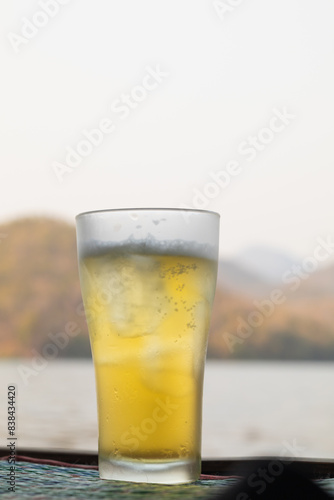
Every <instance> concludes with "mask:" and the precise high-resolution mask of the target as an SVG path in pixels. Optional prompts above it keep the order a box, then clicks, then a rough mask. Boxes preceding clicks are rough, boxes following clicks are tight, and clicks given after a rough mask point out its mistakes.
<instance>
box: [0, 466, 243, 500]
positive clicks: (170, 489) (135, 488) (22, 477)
mask: <svg viewBox="0 0 334 500" xmlns="http://www.w3.org/2000/svg"><path fill="white" fill-rule="evenodd" d="M0 472H1V474H0V475H1V483H0V495H1V498H4V499H5V498H13V499H14V498H15V499H24V498H34V499H37V500H39V499H40V500H42V499H47V498H64V499H67V498H71V499H84V498H85V499H86V498H87V499H88V498H89V499H92V498H94V499H95V498H115V499H117V500H118V499H121V500H127V499H129V500H134V499H136V498H138V499H139V498H144V499H146V498H149V499H150V500H165V499H166V500H180V499H182V500H193V499H202V498H203V499H204V498H211V497H213V496H215V495H216V494H217V491H219V489H220V488H222V487H225V488H227V487H228V486H229V485H231V484H234V483H235V482H236V479H233V478H229V479H223V480H222V479H221V480H212V479H208V480H200V481H197V482H196V483H191V484H182V485H173V486H166V485H158V484H140V483H127V482H122V481H102V480H101V479H99V475H98V471H97V470H93V469H81V468H76V467H59V466H55V465H46V464H36V463H29V462H16V470H15V483H16V486H15V493H14V492H8V486H9V485H8V483H7V481H6V479H7V477H6V476H7V474H8V472H9V465H8V462H7V461H0Z"/></svg>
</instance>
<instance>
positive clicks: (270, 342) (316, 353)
mask: <svg viewBox="0 0 334 500" xmlns="http://www.w3.org/2000/svg"><path fill="white" fill-rule="evenodd" d="M286 265H288V264H286ZM333 283H334V267H329V268H328V269H325V270H317V271H316V272H314V273H313V274H312V275H310V276H309V277H308V279H307V280H304V281H303V283H300V286H299V287H298V289H296V290H293V291H292V290H291V288H289V287H288V286H287V285H283V284H282V283H279V282H278V283H277V284H276V285H275V286H274V285H273V283H272V281H271V282H270V283H269V281H266V279H265V277H264V276H263V275H262V276H260V275H259V273H258V272H257V271H256V270H255V266H254V269H253V268H249V269H247V270H246V269H244V268H243V267H242V266H241V265H240V263H239V262H238V261H222V262H220V264H219V277H218V287H217V293H216V299H215V305H214V310H213V315H212V322H211V331H210V337H209V348H208V354H209V356H211V357H216V358H239V359H301V360H303V359H315V360H334V285H333ZM275 288H276V290H277V289H278V290H279V291H280V296H277V297H278V298H280V303H279V304H275V305H274V306H273V305H270V303H268V300H271V299H270V297H271V293H272V291H273V290H274V289H275ZM283 299H284V300H283ZM256 301H257V302H256ZM259 304H260V306H259ZM81 305H82V301H81V294H80V285H79V278H78V271H77V258H76V241H75V228H74V226H72V225H69V224H67V223H65V222H63V221H60V220H53V219H49V218H39V219H38V218H27V219H19V220H16V221H14V222H11V223H8V224H3V225H1V226H0V354H1V357H31V356H36V355H38V354H41V353H42V351H43V348H44V349H45V346H46V345H47V344H50V343H51V344H52V343H53V340H52V339H53V338H54V337H53V336H54V335H55V334H57V333H59V332H64V330H65V329H66V328H69V329H72V332H75V335H71V338H70V340H69V341H68V342H67V344H66V346H63V347H61V348H60V347H59V348H57V349H55V350H54V351H55V353H56V355H57V356H59V357H60V356H67V357H69V356H72V357H80V356H90V346H89V339H88V332H87V326H86V323H85V320H84V316H83V315H82V308H81ZM48 352H49V353H50V355H52V352H53V351H52V349H51V350H50V349H49V351H48Z"/></svg>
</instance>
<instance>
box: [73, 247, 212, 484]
mask: <svg viewBox="0 0 334 500" xmlns="http://www.w3.org/2000/svg"><path fill="white" fill-rule="evenodd" d="M188 250H189V249H188ZM190 253H191V252H189V251H186V250H184V249H183V251H182V248H181V247H180V248H179V249H178V250H177V249H175V248H174V249H173V251H169V252H166V253H164V251H163V250H162V249H161V248H159V251H157V249H155V248H154V247H153V248H151V249H150V248H147V247H145V250H143V248H141V247H140V245H139V246H138V247H136V246H133V247H131V246H128V247H126V246H122V247H119V248H117V245H116V246H114V247H110V248H104V249H103V250H100V251H99V252H95V253H94V252H92V253H91V254H89V253H88V254H87V253H86V254H85V255H84V256H83V257H82V258H81V259H80V278H81V288H82V295H83V299H84V303H85V310H86V316H87V321H88V325H89V332H90V340H91V347H92V353H93V358H94V365H95V370H96V386H97V398H98V417H99V456H100V465H101V461H102V462H103V460H104V459H105V460H106V462H108V463H110V462H111V463H114V464H118V463H120V464H121V463H125V462H128V463H140V464H148V466H149V464H150V463H154V464H159V463H161V464H166V463H168V462H171V463H174V464H175V462H178V461H180V462H189V463H191V464H193V465H192V467H193V469H194V468H195V469H196V470H195V473H194V475H195V476H196V474H197V476H198V475H199V472H200V448H201V406H202V381H203V369H204V363H203V356H204V355H205V351H206V345H207V334H208V328H209V321H210V314H211V307H212V302H213V297H214V291H215V282H216V271H217V263H216V261H215V260H211V259H208V258H205V257H203V256H201V255H200V254H199V253H198V254H197V255H189V254H190ZM193 469H192V470H193ZM124 479H126V478H124Z"/></svg>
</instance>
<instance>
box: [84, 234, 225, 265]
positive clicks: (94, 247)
mask: <svg viewBox="0 0 334 500" xmlns="http://www.w3.org/2000/svg"><path fill="white" fill-rule="evenodd" d="M108 253H113V254H117V255H119V254H140V255H154V254H155V255H176V256H177V255H180V256H184V257H186V256H190V257H197V258H204V259H212V260H215V259H217V248H215V246H214V245H209V244H204V243H198V242H197V241H184V240H181V239H174V240H157V239H156V238H155V237H154V236H152V235H151V234H148V236H147V238H145V239H136V238H134V237H133V235H132V236H130V237H129V238H127V239H126V240H123V241H115V242H114V241H101V240H90V241H87V242H85V243H84V244H81V247H80V248H79V255H80V257H81V258H86V257H98V256H102V255H106V254H108Z"/></svg>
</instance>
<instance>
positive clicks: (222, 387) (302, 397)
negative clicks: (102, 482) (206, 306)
mask: <svg viewBox="0 0 334 500" xmlns="http://www.w3.org/2000/svg"><path fill="white" fill-rule="evenodd" d="M20 365H21V373H22V366H23V365H24V367H25V368H24V369H25V371H26V379H25V380H24V379H23V377H22V376H21V375H20V373H19V371H18V367H19V366H20ZM28 368H29V369H31V368H32V365H31V361H30V360H18V361H1V363H0V379H1V387H0V400H1V405H0V419H1V426H0V438H1V444H0V447H5V446H6V444H7V443H6V438H7V432H6V420H7V415H6V411H7V404H6V401H7V399H6V398H7V396H6V394H7V386H8V385H9V384H12V383H14V384H16V385H17V426H18V432H17V436H18V449H20V448H21V449H22V448H39V449H68V450H80V451H97V416H96V401H95V382H94V370H93V366H92V362H91V361H88V360H80V361H73V360H61V361H60V360H55V361H52V362H51V361H49V362H48V363H47V365H46V366H45V367H43V368H41V370H40V372H35V374H33V372H27V369H28ZM24 382H26V383H24ZM203 408H204V411H203V446H202V455H203V457H206V458H209V457H212V458H225V457H241V456H254V455H275V456H276V455H279V454H280V453H281V452H284V453H285V454H287V455H288V454H290V453H289V451H288V450H289V449H290V450H292V449H293V447H294V448H296V447H297V450H298V451H297V454H298V455H299V456H304V457H312V458H314V457H319V458H334V363H323V364H321V363H280V362H261V363H260V362H259V363H256V362H252V363H251V362H236V361H228V362H226V361H221V362H219V361H209V362H208V363H207V366H206V376H205V386H204V403H203ZM291 454H293V451H291Z"/></svg>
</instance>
